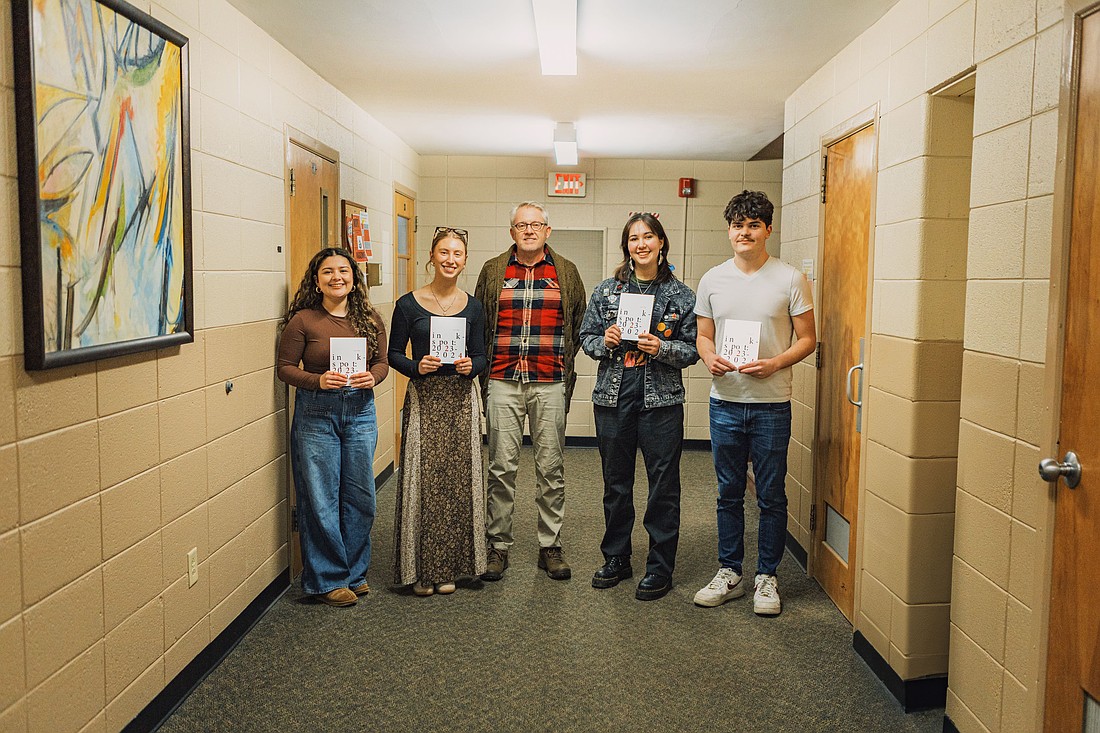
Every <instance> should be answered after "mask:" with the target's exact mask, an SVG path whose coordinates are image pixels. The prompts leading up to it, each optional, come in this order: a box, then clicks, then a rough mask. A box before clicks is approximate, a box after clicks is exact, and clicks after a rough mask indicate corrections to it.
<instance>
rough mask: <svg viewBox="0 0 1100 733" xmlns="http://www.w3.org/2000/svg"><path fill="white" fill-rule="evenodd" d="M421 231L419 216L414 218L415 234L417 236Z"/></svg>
mask: <svg viewBox="0 0 1100 733" xmlns="http://www.w3.org/2000/svg"><path fill="white" fill-rule="evenodd" d="M419 229H420V217H419V216H414V217H413V234H416V232H417V231H418V230H419Z"/></svg>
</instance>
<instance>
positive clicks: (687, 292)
mask: <svg viewBox="0 0 1100 733" xmlns="http://www.w3.org/2000/svg"><path fill="white" fill-rule="evenodd" d="M625 292H630V291H629V290H628V283H624V282H622V281H621V280H616V279H615V278H613V277H612V278H608V279H607V280H604V281H603V282H602V283H600V284H599V285H597V286H596V289H595V290H593V291H592V297H591V298H590V299H589V301H588V309H587V310H586V311H585V313H584V320H583V321H581V348H582V349H584V353H586V354H588V355H589V356H591V357H592V358H593V359H595V360H596V361H598V362H599V367H598V368H597V370H596V387H595V389H593V390H592V402H593V404H596V405H600V406H601V407H615V406H617V404H618V400H619V386H620V385H621V384H622V380H623V369H624V368H625V367H624V366H623V355H624V354H625V353H626V351H627V349H628V348H630V347H632V346H634V345H635V342H632V341H624V342H622V343H621V344H619V346H617V347H615V348H614V349H608V348H607V345H606V344H604V341H603V335H604V332H605V331H606V330H607V329H608V328H610V327H611V326H613V325H615V322H616V320H617V319H618V316H619V295H620V294H622V293H625ZM653 295H654V300H653V320H652V321H651V322H650V324H649V325H650V327H649V332H650V333H652V334H653V335H655V336H657V337H658V338H660V339H661V348H660V350H658V352H657V354H656V355H652V356H649V357H648V358H647V359H646V361H645V362H644V364H642V365H640V366H637V367H632V368H633V369H645V380H644V381H645V402H644V404H645V406H646V408H647V409H650V408H654V407H667V406H669V405H679V404H683V403H684V401H685V395H684V381H683V378H682V376H681V372H682V371H683V370H684V369H686V368H687V367H689V366H691V365H692V364H694V363H695V362H696V361H698V360H699V352H698V351H697V350H696V348H695V335H696V328H695V293H693V292H692V291H691V288H689V287H688V286H687V285H684V284H683V283H682V282H680V281H679V280H676V279H672V280H669V281H668V282H664V283H661V284H659V285H658V286H657V291H656V292H655V293H654V294H653Z"/></svg>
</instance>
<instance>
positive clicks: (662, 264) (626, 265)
mask: <svg viewBox="0 0 1100 733" xmlns="http://www.w3.org/2000/svg"><path fill="white" fill-rule="evenodd" d="M639 221H640V222H642V223H643V224H645V225H646V226H647V227H649V231H651V232H653V233H654V234H656V235H657V238H658V239H660V240H661V252H660V256H659V258H658V259H659V261H658V263H657V277H655V278H654V282H656V283H663V282H668V281H669V280H672V279H673V278H675V277H676V276H675V275H673V274H672V268H671V267H669V265H668V237H667V236H665V228H664V227H663V226H661V222H660V221H658V220H657V217H655V216H654V215H653V214H650V213H648V212H645V211H639V212H637V213H634V214H631V215H630V218H629V219H627V220H626V226H624V227H623V239H622V244H621V246H622V250H623V261H622V262H621V263H619V266H618V268H616V269H615V275H614V277H615V279H616V280H618V281H619V282H624V283H625V282H630V276H631V275H633V274H634V269H633V268H632V267H631V266H630V247H629V244H628V243H629V240H630V227H632V226H634V224H635V223H636V222H639Z"/></svg>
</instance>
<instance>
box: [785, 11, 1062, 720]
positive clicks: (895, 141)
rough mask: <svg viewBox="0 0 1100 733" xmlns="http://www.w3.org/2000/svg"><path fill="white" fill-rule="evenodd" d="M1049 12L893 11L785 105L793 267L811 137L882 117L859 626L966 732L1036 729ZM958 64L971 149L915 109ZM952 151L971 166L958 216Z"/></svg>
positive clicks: (1049, 172)
mask: <svg viewBox="0 0 1100 733" xmlns="http://www.w3.org/2000/svg"><path fill="white" fill-rule="evenodd" d="M1062 13H1063V9H1062V3H1061V2H1058V1H1057V0H1038V1H1037V2H1036V0H967V1H966V2H960V1H959V0H919V1H918V0H902V1H901V2H899V3H898V4H897V5H896V6H895V7H894V8H893V9H892V10H890V11H889V12H888V13H887V14H886V15H885V16H884V17H883V18H882V19H881V20H880V21H878V22H877V23H876V24H875V25H874V26H872V27H871V28H870V29H868V31H866V32H865V33H864V34H863V35H861V36H860V37H859V38H858V39H856V40H855V41H854V42H853V43H852V44H850V45H849V46H848V47H847V48H845V49H844V50H843V51H841V52H840V53H839V54H838V55H837V56H835V57H834V58H833V59H832V60H830V61H829V62H828V63H827V64H826V65H825V66H823V67H822V68H821V69H820V70H819V71H818V72H816V73H815V74H814V75H813V76H812V77H811V78H810V79H809V80H808V81H807V82H806V83H805V84H804V85H803V86H802V87H800V88H799V89H798V90H797V92H796V93H795V94H794V95H792V96H791V97H790V98H789V99H788V100H787V105H786V115H785V119H786V125H785V126H786V140H787V143H788V144H787V150H786V156H785V160H784V216H783V225H784V242H783V251H784V255H785V256H788V257H789V258H791V259H793V258H795V257H803V256H811V255H812V253H814V252H816V250H817V247H818V241H817V239H818V238H817V233H818V226H819V212H820V208H819V204H818V203H817V201H816V198H815V196H814V190H813V188H814V176H815V174H816V171H817V170H819V164H820V156H819V146H820V144H821V141H822V136H823V135H825V134H826V133H827V132H828V131H829V130H831V129H833V128H834V127H835V126H837V125H839V124H840V123H841V122H842V121H844V120H845V119H848V118H849V117H851V116H853V115H856V114H857V113H859V112H861V111H862V110H866V109H867V108H870V107H872V106H875V105H877V108H878V111H879V114H880V115H881V120H880V124H879V136H880V137H879V173H878V187H877V209H876V223H877V226H876V231H875V252H874V256H875V271H874V283H873V288H874V296H873V302H874V314H873V317H872V329H871V330H872V350H871V353H870V355H869V369H868V374H867V377H868V381H869V387H870V394H869V404H868V408H867V412H866V413H865V417H866V420H867V436H866V441H865V452H864V456H865V458H864V460H865V473H866V476H865V480H864V485H863V491H862V493H861V497H860V501H861V506H862V507H863V512H864V529H863V534H862V545H863V554H862V557H861V561H862V562H861V564H860V565H859V566H858V567H857V575H858V580H857V608H856V628H857V629H859V630H860V631H862V632H863V633H864V634H865V635H866V636H867V638H868V639H869V640H870V641H871V643H872V644H873V645H874V646H875V648H876V649H877V650H878V652H879V653H880V654H881V655H882V656H883V657H884V658H885V659H887V660H888V661H889V662H890V664H891V666H892V667H893V668H894V670H895V671H896V672H898V674H899V675H901V676H902V677H903V678H912V677H919V676H921V675H922V674H931V673H937V672H939V673H943V672H948V671H949V673H950V674H949V691H948V706H947V713H948V715H949V716H950V717H951V719H952V721H953V722H954V723H955V725H956V726H957V727H958V728H959V730H961V731H964V732H969V731H1008V730H1033V729H1035V727H1036V720H1037V715H1038V713H1039V711H1040V708H1041V700H1040V699H1039V697H1038V690H1039V687H1040V683H1041V678H1042V675H1043V674H1044V670H1042V669H1040V666H1039V659H1040V656H1041V654H1040V652H1041V649H1042V648H1043V646H1044V644H1045V641H1044V640H1043V639H1042V635H1043V633H1044V631H1043V629H1042V627H1041V616H1042V614H1043V609H1044V608H1045V606H1046V605H1047V599H1046V598H1045V597H1043V593H1042V589H1043V587H1044V586H1043V577H1044V575H1045V573H1046V569H1045V568H1043V567H1040V565H1042V562H1041V561H1039V560H1038V558H1042V557H1044V556H1045V548H1046V547H1047V545H1048V542H1049V540H1048V538H1047V536H1046V532H1047V525H1046V523H1047V517H1048V514H1049V507H1048V505H1047V502H1048V499H1047V496H1048V495H1047V492H1046V491H1044V490H1043V487H1042V485H1041V484H1040V483H1039V482H1038V479H1037V478H1036V477H1035V468H1034V467H1035V465H1036V464H1037V462H1038V458H1039V449H1038V447H1037V446H1038V445H1039V443H1040V442H1041V439H1040V435H1039V433H1040V427H1039V415H1040V411H1041V408H1042V405H1041V404H1040V398H1041V393H1042V384H1043V379H1044V370H1043V362H1044V359H1045V347H1046V330H1045V327H1046V323H1047V290H1048V287H1049V282H1048V278H1049V262H1050V245H1051V239H1052V222H1051V210H1052V193H1053V190H1054V170H1055V151H1056V145H1057V138H1056V135H1057V109H1056V108H1057V104H1058V101H1059V100H1058V96H1059V71H1060V63H1061V54H1062V43H1063V41H1062V32H1063V28H1062ZM972 66H976V67H977V88H976V93H975V99H974V108H973V139H972V142H971V141H969V140H959V139H958V134H957V133H958V129H957V125H958V124H959V122H956V126H955V127H954V128H938V127H937V124H938V123H942V122H943V121H945V120H950V119H951V118H952V116H953V115H955V119H956V120H959V119H962V118H960V117H958V115H960V114H962V112H963V111H965V110H962V108H957V109H954V110H951V109H947V110H945V109H942V108H939V105H941V101H940V100H931V99H930V98H929V96H928V94H927V92H928V90H930V89H933V88H935V87H936V86H937V85H940V84H942V83H943V82H945V81H948V80H949V79H951V78H953V77H955V76H956V75H958V74H960V73H962V72H964V71H966V70H967V69H968V68H970V67H972ZM953 104H960V103H958V102H955V103H953ZM945 143H946V144H945ZM959 144H969V145H972V151H973V157H972V164H971V162H970V161H967V162H966V163H965V165H968V166H970V175H969V179H970V186H969V189H970V190H969V203H968V204H966V200H967V199H966V196H965V192H963V193H962V194H960V192H959V191H958V190H957V184H958V181H959V180H960V176H959V175H958V172H959V166H961V165H964V163H963V160H964V159H965V158H966V157H967V156H966V155H965V154H964V151H961V150H954V149H953V146H958V145H959ZM945 181H946V182H949V183H948V186H947V190H945V186H944V182H945ZM960 200H961V201H962V202H963V203H964V208H963V211H962V212H959V211H957V202H958V201H960ZM960 220H967V221H968V226H967V227H965V228H964V229H963V230H962V231H963V232H964V234H963V235H962V236H960V228H959V227H960V225H959V223H958V222H959V221H960ZM963 285H965V287H963ZM959 341H961V343H962V351H961V353H959V350H958V348H957V344H958V342H959ZM956 390H957V391H956ZM953 392H955V393H954V394H953ZM956 395H957V399H959V402H955V401H954V400H955V399H956ZM960 418H961V419H960ZM956 435H957V436H958V438H957V440H956V439H955V436H956ZM933 443H937V444H936V445H933ZM956 451H957V455H958V463H957V471H954V470H952V462H953V459H952V458H951V456H952V455H954V454H955V453H956ZM952 536H953V538H952ZM948 600H950V606H949V607H948V606H947V605H946V601H948ZM948 608H949V614H950V616H949V619H948V617H947V615H946V614H947V613H948ZM948 651H949V652H950V656H949V658H948V657H947V656H946V655H947V652H948Z"/></svg>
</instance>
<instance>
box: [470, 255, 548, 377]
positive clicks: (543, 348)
mask: <svg viewBox="0 0 1100 733" xmlns="http://www.w3.org/2000/svg"><path fill="white" fill-rule="evenodd" d="M563 323H564V321H563V317H562V312H561V289H560V287H559V285H558V271H557V269H556V268H555V267H554V260H553V258H552V257H551V256H550V253H549V252H546V253H545V254H544V255H543V259H541V260H539V261H538V262H536V263H535V264H534V265H531V266H527V265H523V264H520V262H519V260H517V259H516V255H515V252H513V253H512V256H511V257H510V258H508V267H507V269H506V270H505V271H504V287H502V288H501V291H500V305H499V310H498V314H497V330H496V335H495V336H494V341H493V365H492V368H491V370H490V371H489V378H490V379H510V380H514V381H517V382H560V381H562V380H563V379H564V378H565V366H564V362H563V360H562V354H563V352H564V351H565V336H564V328H563Z"/></svg>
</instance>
